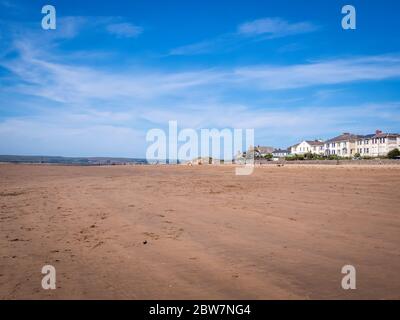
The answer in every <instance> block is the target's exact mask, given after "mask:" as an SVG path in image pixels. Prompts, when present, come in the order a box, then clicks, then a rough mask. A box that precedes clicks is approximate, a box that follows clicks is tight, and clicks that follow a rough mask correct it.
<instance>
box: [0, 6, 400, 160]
mask: <svg viewBox="0 0 400 320" xmlns="http://www.w3.org/2000/svg"><path fill="white" fill-rule="evenodd" d="M46 4H52V5H54V6H55V8H56V10H57V29H56V30H43V29H42V28H41V19H42V17H43V15H42V14H41V8H42V6H43V5H46ZM345 4H352V5H354V7H355V8H356V12H357V29H356V30H343V29H342V28H341V19H342V17H343V15H342V14H341V8H342V6H343V5H345ZM399 16H400V3H399V2H398V1H395V0H393V1H389V0H386V1H382V0H381V1H375V0H369V1H355V0H352V1H333V0H330V1H310V0H308V1H294V0H292V1H285V0H279V1H278V0H271V1H267V0H264V1H261V0H259V1H249V0H247V1H241V0H240V1H239V0H235V1H221V0H220V1H204V0H202V1H199V0H197V1H190V0H185V1H183V0H182V1H154V0H146V1H144V0H141V1H138V0H131V1H121V0H113V1H94V0H88V1H73V0H69V1H61V0H52V1H34V0H29V1H28V0H26V1H16V0H0V154H25V155H38V154H41V155H63V156H125V157H143V156H144V155H145V150H146V147H147V146H148V144H147V143H146V141H145V136H146V132H147V131H148V130H149V129H151V128H166V126H167V124H168V121H169V120H177V121H178V125H179V127H180V128H194V129H200V128H221V129H222V128H243V129H246V128H254V129H255V138H256V143H257V144H260V145H272V146H275V147H287V146H289V145H291V144H294V143H296V142H298V141H300V140H302V139H315V138H322V139H324V138H328V137H332V136H335V135H337V134H340V133H342V132H353V133H359V134H367V133H371V132H373V131H374V130H375V129H378V128H379V129H382V130H384V131H388V132H399V131H400V125H399V124H400V41H399V30H400V19H399Z"/></svg>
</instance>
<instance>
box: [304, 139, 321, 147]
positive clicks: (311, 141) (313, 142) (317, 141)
mask: <svg viewBox="0 0 400 320" xmlns="http://www.w3.org/2000/svg"><path fill="white" fill-rule="evenodd" d="M306 142H307V143H308V144H309V145H310V146H322V145H323V144H324V142H322V141H319V140H306Z"/></svg>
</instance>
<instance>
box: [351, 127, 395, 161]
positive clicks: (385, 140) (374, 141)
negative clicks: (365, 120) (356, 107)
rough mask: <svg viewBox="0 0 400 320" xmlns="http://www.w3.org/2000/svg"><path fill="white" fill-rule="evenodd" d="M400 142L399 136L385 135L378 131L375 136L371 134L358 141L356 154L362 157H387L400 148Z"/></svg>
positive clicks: (393, 134)
mask: <svg viewBox="0 0 400 320" xmlns="http://www.w3.org/2000/svg"><path fill="white" fill-rule="evenodd" d="M399 142H400V135H399V134H396V133H383V132H382V131H380V130H376V131H375V134H369V135H366V136H362V137H360V138H359V139H357V145H356V147H357V150H356V152H357V153H359V154H360V155H362V156H371V157H379V156H386V155H387V154H388V152H389V151H392V150H393V149H396V148H399Z"/></svg>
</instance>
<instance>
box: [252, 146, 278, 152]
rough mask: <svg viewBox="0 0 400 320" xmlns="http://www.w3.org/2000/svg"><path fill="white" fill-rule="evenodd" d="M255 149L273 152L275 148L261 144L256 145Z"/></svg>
mask: <svg viewBox="0 0 400 320" xmlns="http://www.w3.org/2000/svg"><path fill="white" fill-rule="evenodd" d="M254 149H255V150H256V151H258V152H260V153H272V152H273V151H274V150H275V148H274V147H260V146H258V147H255V148H254Z"/></svg>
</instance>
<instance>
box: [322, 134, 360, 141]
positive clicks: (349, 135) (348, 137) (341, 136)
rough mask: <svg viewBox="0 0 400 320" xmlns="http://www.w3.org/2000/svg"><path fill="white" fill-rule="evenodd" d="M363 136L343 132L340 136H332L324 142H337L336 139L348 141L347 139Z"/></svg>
mask: <svg viewBox="0 0 400 320" xmlns="http://www.w3.org/2000/svg"><path fill="white" fill-rule="evenodd" d="M362 137H363V136H360V135H356V134H352V133H343V134H341V135H340V136H337V137H334V138H332V139H329V140H327V141H325V143H330V142H337V141H348V140H357V139H359V138H362Z"/></svg>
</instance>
